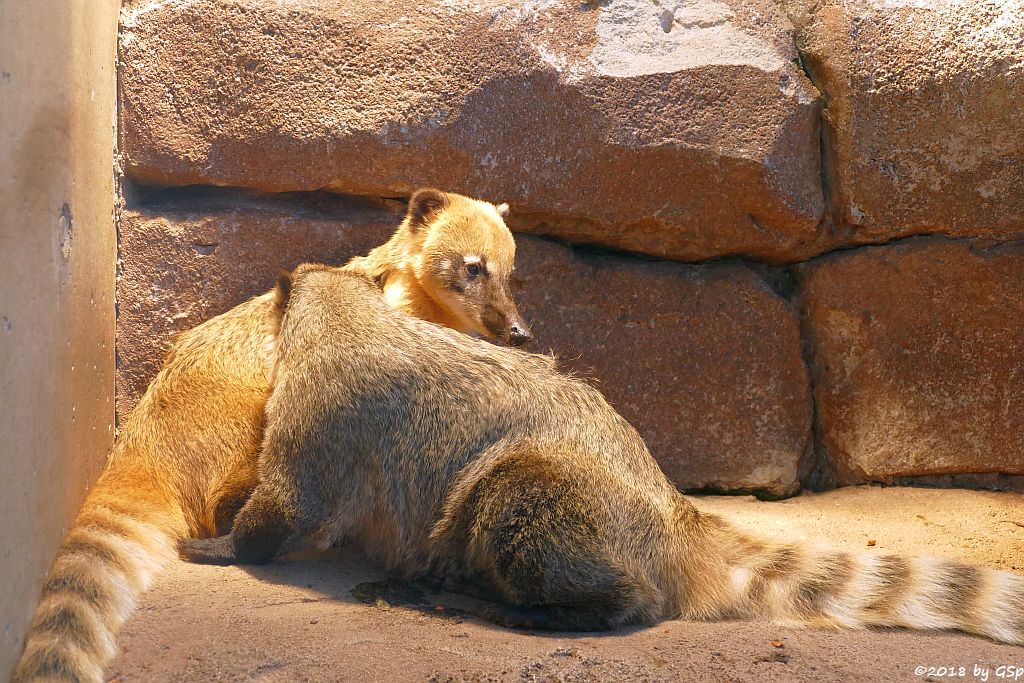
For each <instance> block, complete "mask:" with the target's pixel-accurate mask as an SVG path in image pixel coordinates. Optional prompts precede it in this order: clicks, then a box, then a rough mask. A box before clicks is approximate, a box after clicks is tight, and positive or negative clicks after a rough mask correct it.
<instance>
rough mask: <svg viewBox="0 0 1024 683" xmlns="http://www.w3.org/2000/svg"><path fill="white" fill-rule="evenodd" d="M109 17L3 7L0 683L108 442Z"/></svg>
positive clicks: (48, 7) (53, 6)
mask: <svg viewBox="0 0 1024 683" xmlns="http://www.w3.org/2000/svg"><path fill="white" fill-rule="evenodd" d="M118 9H119V3H118V2H117V1H116V0H88V1H85V0H31V1H26V0H0V481H2V483H3V494H2V495H0V582H2V588H0V679H5V678H6V676H7V672H9V671H10V670H11V668H12V666H13V664H14V658H15V657H16V656H17V654H18V652H19V650H20V648H21V644H22V638H23V636H24V632H25V629H26V627H27V625H28V621H29V619H30V617H31V614H32V609H33V607H34V605H35V602H36V600H37V598H38V594H39V590H40V588H41V585H42V581H43V578H44V576H45V574H46V570H47V568H48V566H49V564H50V562H51V560H52V559H53V555H54V552H55V551H56V549H57V545H58V543H59V541H60V538H61V536H62V534H63V532H64V530H65V528H66V527H67V525H68V522H69V521H70V520H71V519H72V518H73V516H74V514H75V512H76V511H77V509H78V506H79V505H80V503H81V501H82V498H83V496H84V494H85V492H86V490H87V489H88V487H89V485H90V483H91V482H92V481H93V480H94V478H95V476H96V474H97V473H98V472H99V469H100V467H101V466H102V463H103V461H104V458H105V455H106V452H107V450H108V449H109V447H110V443H111V440H112V438H113V415H114V405H113V396H114V386H113V378H114V339H113V334H114V268H115V263H116V239H115V230H114V222H113V210H114V180H113V178H114V174H113V166H114V155H113V148H114V106H115V101H116V98H115V94H116V92H115V91H116V76H115V71H114V66H115V54H116V37H117V12H118ZM65 206H66V207H67V208H66V209H65V208H64V207H65Z"/></svg>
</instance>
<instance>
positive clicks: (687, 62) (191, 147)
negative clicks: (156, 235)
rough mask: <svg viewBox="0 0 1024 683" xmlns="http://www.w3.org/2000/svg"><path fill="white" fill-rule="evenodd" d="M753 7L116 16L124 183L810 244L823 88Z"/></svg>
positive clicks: (523, 6)
mask: <svg viewBox="0 0 1024 683" xmlns="http://www.w3.org/2000/svg"><path fill="white" fill-rule="evenodd" d="M792 37H793V36H792V27H791V25H790V24H789V21H788V19H787V18H786V17H785V15H784V14H783V12H782V11H781V10H780V9H779V8H777V7H776V5H775V3H774V2H771V1H770V0H759V1H757V2H741V1H740V0H726V2H715V1H713V0H697V1H695V2H685V3H684V2H672V3H655V2H649V1H648V0H622V1H621V2H619V1H618V0H617V1H616V2H613V3H599V4H597V3H581V2H578V1H576V0H565V1H564V2H561V1H552V0H543V1H541V2H534V1H532V0H531V1H526V0H520V1H518V2H513V3H504V2H496V1H494V0H483V1H481V2H461V1H454V2H453V1H442V0H429V1H428V2H425V3H419V4H415V5H410V4H409V3H406V2H403V3H398V2H394V1H385V2H379V1H377V2H350V3H327V2H322V1H317V0H299V1H296V2H288V3H276V2H275V3H267V2H265V1H264V0H195V1H191V2H187V3H181V2H170V3H169V2H149V3H138V2H136V3H132V4H129V5H128V6H127V7H126V8H125V10H124V12H123V14H122V29H121V69H120V75H121V134H122V147H121V149H122V151H123V153H124V156H125V161H126V171H127V173H128V174H129V176H131V177H133V178H135V179H138V180H142V181H146V182H153V183H158V184H170V185H184V184H190V183H204V184H214V185H231V186H241V187H248V188H254V189H258V190H263V191H285V190H289V191H290V190H310V189H320V188H325V187H326V188H330V189H334V190H337V191H340V192H347V193H355V194H371V195H377V196H398V195H406V194H408V193H409V192H410V191H411V190H412V189H413V188H414V187H416V186H419V185H436V186H439V187H442V188H444V189H448V190H452V191H457V192H463V193H466V194H470V195H474V196H481V197H485V198H488V199H491V200H495V201H497V200H500V201H509V202H511V203H512V205H513V206H514V207H515V211H516V215H517V216H518V218H517V221H518V222H517V225H518V226H519V227H520V228H521V229H530V230H534V231H539V232H546V233H550V234H558V235H561V236H563V237H567V238H571V239H573V240H576V241H590V242H596V243H601V244H604V245H611V246H616V247H620V248H624V249H629V250H636V251H640V252H645V253H649V254H654V255H658V256H668V257H673V258H681V259H702V258H707V257H711V256H716V255H721V254H746V255H753V256H757V257H763V258H767V259H773V260H783V259H789V260H792V259H796V258H799V257H800V256H801V255H804V254H806V253H809V252H810V251H813V250H814V249H815V247H814V246H813V243H814V241H815V240H816V239H817V238H818V229H817V225H818V222H819V219H820V217H821V215H822V213H823V200H822V195H821V185H820V173H819V149H818V138H819V133H818V93H817V91H816V90H815V89H814V87H813V86H812V85H810V82H809V81H808V80H807V79H806V77H805V76H804V74H803V72H802V71H801V70H800V69H799V68H798V67H797V66H796V63H795V61H796V53H795V48H794V46H793V40H792Z"/></svg>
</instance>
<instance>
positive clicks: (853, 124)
mask: <svg viewBox="0 0 1024 683" xmlns="http://www.w3.org/2000/svg"><path fill="white" fill-rule="evenodd" d="M788 5H789V6H790V8H791V9H792V10H793V12H792V16H793V18H794V22H795V23H796V24H797V25H798V27H799V29H798V33H797V44H798V45H799V47H800V48H801V52H802V54H803V57H804V60H805V64H806V66H807V67H808V70H809V72H810V74H811V76H812V78H813V79H814V82H815V84H816V85H817V86H818V88H820V89H821V90H822V93H823V94H824V100H825V102H826V107H825V109H824V118H825V122H826V125H825V129H826V132H827V139H828V143H829V144H828V149H827V155H826V157H827V158H828V160H829V164H828V166H829V173H830V176H831V178H830V181H831V182H830V192H831V195H832V200H833V203H834V209H835V223H836V226H835V227H836V233H835V235H834V239H835V240H837V241H839V242H878V241H883V240H888V239H891V238H893V237H898V236H906V235H913V234H920V233H943V234H947V235H951V236H958V237H960V236H963V237H967V236H1008V235H1015V234H1022V233H1024V193H1022V192H1021V187H1022V186H1024V117H1022V116H1021V115H1020V112H1021V110H1022V109H1024V2H1020V0H1010V1H1007V2H973V1H970V0H951V1H943V2H923V1H919V0H898V1H894V0H824V1H822V2H809V1H808V0H789V2H788Z"/></svg>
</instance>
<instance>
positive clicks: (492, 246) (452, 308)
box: [383, 189, 533, 346]
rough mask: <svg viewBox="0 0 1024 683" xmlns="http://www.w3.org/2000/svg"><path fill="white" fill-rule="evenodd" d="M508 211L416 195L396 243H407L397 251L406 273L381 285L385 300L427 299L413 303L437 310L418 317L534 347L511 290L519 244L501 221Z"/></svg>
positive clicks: (436, 194)
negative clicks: (401, 252)
mask: <svg viewBox="0 0 1024 683" xmlns="http://www.w3.org/2000/svg"><path fill="white" fill-rule="evenodd" d="M507 213H508V205H507V204H502V205H500V206H495V205H493V204H490V203H488V202H484V201H480V200H477V199H471V198H470V197H464V196H462V195H458V194H452V193H448V192H441V191H440V190H434V189H421V190H418V191H416V193H414V194H413V196H412V198H411V199H410V200H409V208H408V211H407V213H406V216H405V220H404V221H403V222H402V225H401V226H400V227H399V230H398V232H397V233H396V235H395V238H393V239H395V240H399V242H400V243H404V244H398V245H395V246H401V247H403V248H404V254H403V259H402V260H403V262H404V268H402V269H401V271H404V272H400V273H397V274H398V275H400V277H397V278H393V279H392V278H387V279H386V281H385V282H384V283H383V284H384V293H385V296H387V297H389V299H390V298H393V296H401V297H406V298H407V299H415V298H417V297H424V298H426V299H428V301H420V302H418V305H419V306H420V307H423V306H428V307H432V308H434V309H435V310H434V311H433V314H432V315H431V314H430V312H429V311H422V313H423V314H422V315H420V317H423V318H425V319H432V320H434V321H435V322H439V323H441V324H445V325H448V326H449V327H452V328H455V329H457V330H459V331H462V332H467V333H470V332H476V333H479V334H482V335H484V336H487V337H489V338H491V339H497V340H500V341H502V342H505V343H508V344H511V345H513V346H521V345H523V344H526V343H527V342H529V341H531V340H532V339H533V334H532V333H531V332H530V328H529V326H528V325H527V324H526V322H525V321H524V320H523V317H522V316H521V315H520V314H519V309H518V308H516V304H515V301H513V299H512V292H511V290H510V288H509V280H510V278H511V277H512V268H513V263H514V261H515V255H516V244H515V241H514V240H513V239H512V233H511V232H510V231H509V229H508V228H507V227H506V226H505V221H504V220H503V217H504V216H505V215H507ZM410 279H411V280H412V281H411V282H410V281H409V280H410ZM392 285H394V286H397V287H399V288H401V291H399V292H398V293H397V295H393V294H392V292H389V288H390V287H391V286H392ZM416 289H418V290H419V291H418V292H417V291H413V290H416ZM412 307H413V308H416V307H417V305H416V303H415V302H413V306H412Z"/></svg>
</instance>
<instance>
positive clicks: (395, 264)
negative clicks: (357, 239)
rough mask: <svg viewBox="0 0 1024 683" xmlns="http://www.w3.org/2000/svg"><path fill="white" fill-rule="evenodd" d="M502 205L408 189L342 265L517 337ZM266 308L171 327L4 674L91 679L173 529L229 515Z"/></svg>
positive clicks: (516, 340) (176, 532) (249, 307)
mask: <svg viewBox="0 0 1024 683" xmlns="http://www.w3.org/2000/svg"><path fill="white" fill-rule="evenodd" d="M506 210H507V207H505V206H504V205H502V206H499V207H496V206H494V205H492V204H488V203H487V202H482V201H478V200H475V199H471V198H469V197H463V196H460V195H455V194H450V193H445V192H440V191H438V190H432V189H426V190H420V191H418V192H416V193H415V194H414V195H413V197H412V199H411V200H410V202H409V208H408V213H407V214H406V216H405V219H404V220H403V221H402V223H401V225H400V226H399V227H398V229H397V231H396V232H395V234H394V236H393V237H392V238H391V239H390V240H389V241H388V242H387V243H386V244H384V245H382V246H381V247H378V248H377V249H374V250H373V251H372V252H371V253H370V254H369V255H368V256H365V257H359V258H355V259H353V260H352V261H351V262H350V263H349V264H347V265H346V266H344V268H343V269H348V270H353V271H358V272H360V273H363V274H364V275H365V276H366V277H369V278H370V279H372V281H373V282H374V283H375V284H376V286H377V287H378V288H379V289H380V290H382V291H384V292H385V294H386V295H387V297H388V299H389V300H391V301H392V302H393V304H394V305H395V307H396V308H398V309H399V310H401V311H403V312H405V313H409V314H412V315H418V316H421V317H422V318H424V319H425V320H428V321H432V322H435V323H438V324H442V325H451V326H453V327H456V328H457V329H460V330H463V331H466V332H477V333H480V334H483V335H486V336H489V337H493V338H495V339H498V340H501V341H504V342H508V343H512V344H522V343H524V342H526V341H528V340H529V339H530V331H529V328H528V327H527V325H526V324H525V323H524V322H523V320H522V318H521V316H520V315H519V312H518V310H517V309H516V306H515V303H514V302H513V300H512V298H511V295H510V293H509V289H508V278H509V275H510V273H511V270H512V265H513V260H514V257H515V244H514V242H513V239H512V235H511V233H510V232H509V230H508V228H506V227H505V224H504V222H503V220H502V213H504V212H505V211H506ZM323 268H324V269H326V270H338V269H331V268H327V267H326V266H324V267H323ZM278 321H279V317H278V316H276V315H275V314H274V293H273V292H268V293H266V294H263V295H260V296H257V297H255V298H253V299H251V300H250V301H247V302H245V303H243V304H241V305H239V306H237V307H235V308H233V309H231V310H230V311H228V312H226V313H224V314H222V315H219V316H217V317H215V318H213V319H211V320H209V321H207V322H205V323H203V324H202V325H199V326H198V327H196V328H194V329H192V330H190V331H188V332H186V333H184V334H183V335H181V337H180V338H179V339H178V340H177V342H176V343H175V345H174V347H173V348H172V350H171V351H170V353H169V354H168V356H167V358H166V360H165V361H164V365H163V367H162V369H161V370H160V372H159V374H158V375H157V377H156V378H155V379H154V380H153V382H152V383H151V384H150V386H149V388H148V389H147V391H146V393H145V395H144V396H143V397H142V399H141V400H140V401H139V404H138V406H137V407H136V408H135V410H134V411H133V412H132V414H131V415H130V416H129V418H128V419H127V421H126V422H125V425H124V427H123V429H122V430H121V434H120V435H119V437H118V439H117V443H116V444H115V446H114V449H113V452H112V453H111V455H110V457H109V459H108V463H107V466H106V469H105V470H104V472H103V474H102V476H101V477H100V479H99V480H98V481H97V483H96V485H95V486H94V487H93V489H92V491H91V492H90V494H89V496H88V497H87V498H86V501H85V503H84V504H83V507H82V511H81V513H80V514H79V516H78V518H77V519H76V521H75V523H74V525H73V527H72V529H71V530H70V531H69V532H68V534H67V536H66V537H65V540H64V543H63V545H62V546H61V548H60V549H59V551H58V553H57V558H56V559H55V561H54V563H53V566H52V568H51V569H50V572H49V575H48V577H47V579H46V582H45V584H44V587H43V592H42V598H41V600H40V603H39V606H38V608H37V610H36V613H35V616H34V619H33V622H32V625H31V627H30V630H29V633H28V636H27V638H26V645H25V651H24V653H23V654H22V656H21V659H20V660H19V662H18V664H17V667H16V669H15V674H14V680H15V681H19V682H22V681H33V680H43V679H45V680H68V681H71V680H74V681H101V680H103V666H104V665H105V664H106V662H107V661H108V660H109V659H110V657H112V656H113V654H114V652H115V651H116V647H115V640H114V639H115V635H116V633H117V631H118V630H119V629H120V627H121V625H122V624H123V623H124V621H125V619H126V618H127V617H128V615H129V614H130V613H131V611H132V610H133V609H134V604H135V600H136V597H137V596H138V595H139V593H141V592H142V591H144V590H145V589H146V588H147V586H148V585H149V583H150V581H151V580H152V578H153V576H154V575H155V574H156V573H157V572H158V571H159V570H160V569H161V568H162V567H163V566H164V565H165V564H166V563H167V562H168V561H170V560H171V559H172V558H173V557H174V556H175V554H176V551H175V544H176V542H177V541H178V540H179V539H183V538H188V537H195V536H206V535H209V534H214V533H218V530H220V532H221V533H222V532H223V531H226V530H227V529H228V528H230V524H231V520H232V518H233V516H234V513H235V512H236V511H237V510H238V509H239V507H240V506H241V505H242V504H243V503H244V502H245V500H246V499H247V498H248V495H249V493H250V492H251V490H252V488H253V486H255V483H256V471H255V468H256V452H257V449H258V447H259V444H260V439H261V438H262V431H263V422H264V413H263V408H264V404H265V402H266V399H267V396H268V395H269V393H270V378H269V376H268V370H267V366H268V361H269V360H270V359H271V358H272V357H273V353H272V352H273V344H272V343H269V344H268V341H270V342H272V341H273V339H274V337H275V334H276V325H277V323H278Z"/></svg>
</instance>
